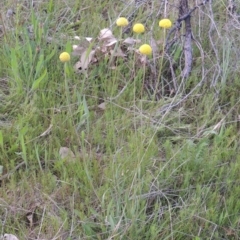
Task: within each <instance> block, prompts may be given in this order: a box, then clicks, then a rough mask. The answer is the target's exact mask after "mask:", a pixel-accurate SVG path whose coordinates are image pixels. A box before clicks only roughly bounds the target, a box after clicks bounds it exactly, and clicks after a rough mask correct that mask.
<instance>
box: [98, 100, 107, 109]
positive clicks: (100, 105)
mask: <svg viewBox="0 0 240 240" xmlns="http://www.w3.org/2000/svg"><path fill="white" fill-rule="evenodd" d="M98 108H100V109H101V110H105V109H106V103H105V102H102V103H100V104H99V105H98Z"/></svg>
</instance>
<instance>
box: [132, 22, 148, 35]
mask: <svg viewBox="0 0 240 240" xmlns="http://www.w3.org/2000/svg"><path fill="white" fill-rule="evenodd" d="M133 31H134V32H135V33H143V32H144V31H145V27H144V25H143V24H141V23H136V24H134V26H133Z"/></svg>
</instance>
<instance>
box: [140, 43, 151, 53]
mask: <svg viewBox="0 0 240 240" xmlns="http://www.w3.org/2000/svg"><path fill="white" fill-rule="evenodd" d="M138 50H139V52H140V53H141V54H144V55H151V54H152V48H151V46H150V45H148V44H143V45H142V46H140V48H139V49H138Z"/></svg>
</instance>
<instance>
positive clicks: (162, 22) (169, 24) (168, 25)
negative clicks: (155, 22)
mask: <svg viewBox="0 0 240 240" xmlns="http://www.w3.org/2000/svg"><path fill="white" fill-rule="evenodd" d="M159 27H162V28H171V27H172V22H171V20H169V19H168V18H164V19H162V20H160V21H159Z"/></svg>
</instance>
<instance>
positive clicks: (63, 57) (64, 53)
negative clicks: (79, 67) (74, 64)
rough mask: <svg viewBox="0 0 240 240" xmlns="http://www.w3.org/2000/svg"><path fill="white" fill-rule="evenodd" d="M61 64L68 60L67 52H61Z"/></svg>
mask: <svg viewBox="0 0 240 240" xmlns="http://www.w3.org/2000/svg"><path fill="white" fill-rule="evenodd" d="M59 59H60V61H61V62H68V61H69V60H70V55H69V53H67V52H62V53H61V54H60V56H59Z"/></svg>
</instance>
